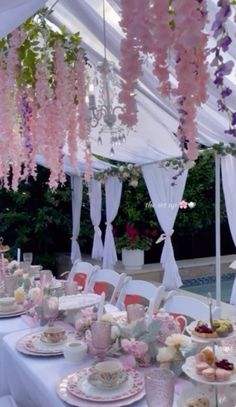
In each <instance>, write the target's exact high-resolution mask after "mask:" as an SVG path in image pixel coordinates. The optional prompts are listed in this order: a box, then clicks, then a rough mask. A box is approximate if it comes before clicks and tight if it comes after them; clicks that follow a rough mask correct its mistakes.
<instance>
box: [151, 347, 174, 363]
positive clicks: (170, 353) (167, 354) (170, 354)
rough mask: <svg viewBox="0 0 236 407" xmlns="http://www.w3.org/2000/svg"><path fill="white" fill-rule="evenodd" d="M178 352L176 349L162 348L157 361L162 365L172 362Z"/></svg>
mask: <svg viewBox="0 0 236 407" xmlns="http://www.w3.org/2000/svg"><path fill="white" fill-rule="evenodd" d="M176 352H177V350H176V349H175V348H174V347H170V346H168V347H165V348H160V349H159V350H158V354H157V357H156V360H157V362H160V363H163V362H171V361H172V360H173V359H174V358H175V355H176Z"/></svg>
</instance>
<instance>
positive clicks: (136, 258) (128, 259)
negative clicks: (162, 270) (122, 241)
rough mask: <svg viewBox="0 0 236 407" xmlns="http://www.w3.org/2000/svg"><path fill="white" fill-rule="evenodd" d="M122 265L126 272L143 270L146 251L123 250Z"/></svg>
mask: <svg viewBox="0 0 236 407" xmlns="http://www.w3.org/2000/svg"><path fill="white" fill-rule="evenodd" d="M122 263H123V265H124V266H125V269H126V270H141V269H142V267H143V265H144V250H127V249H122Z"/></svg>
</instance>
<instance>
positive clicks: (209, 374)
mask: <svg viewBox="0 0 236 407" xmlns="http://www.w3.org/2000/svg"><path fill="white" fill-rule="evenodd" d="M201 374H202V376H203V377H204V378H205V379H206V380H208V381H209V382H214V380H215V379H216V371H215V369H213V367H208V368H207V369H204V370H202V371H201Z"/></svg>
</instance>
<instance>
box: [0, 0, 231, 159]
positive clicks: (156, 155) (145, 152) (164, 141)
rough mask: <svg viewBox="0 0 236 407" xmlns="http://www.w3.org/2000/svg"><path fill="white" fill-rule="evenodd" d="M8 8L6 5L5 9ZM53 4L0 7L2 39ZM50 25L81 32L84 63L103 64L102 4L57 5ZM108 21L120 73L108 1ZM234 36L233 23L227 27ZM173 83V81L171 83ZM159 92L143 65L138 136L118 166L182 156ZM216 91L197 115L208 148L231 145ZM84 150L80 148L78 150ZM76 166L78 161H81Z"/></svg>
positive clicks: (170, 112) (80, 0)
mask: <svg viewBox="0 0 236 407" xmlns="http://www.w3.org/2000/svg"><path fill="white" fill-rule="evenodd" d="M9 3H10V4H9ZM54 3H55V0H54V1H53V0H48V1H43V0H41V1H39V0H37V1H35V2H31V1H29V0H13V1H11V2H6V1H5V0H3V1H1V2H0V23H1V22H3V21H4V24H3V25H1V24H0V26H1V28H2V29H1V30H0V35H1V36H3V35H6V34H7V33H9V32H10V31H12V30H13V28H15V27H16V26H18V25H19V24H20V23H22V22H23V21H24V20H25V19H26V17H29V16H31V15H32V14H34V13H35V11H36V9H37V7H38V8H39V7H42V6H43V5H47V6H49V7H50V6H51V5H53V4H54ZM208 8H209V16H210V18H209V24H208V27H209V28H210V26H211V24H212V21H213V16H214V13H215V11H216V8H217V7H216V0H209V1H208ZM50 19H51V20H52V22H53V23H54V24H56V25H58V26H60V25H64V26H66V27H67V29H68V30H69V31H71V32H77V31H79V32H80V33H81V36H82V39H83V46H84V47H85V48H86V50H87V53H88V57H89V59H90V60H91V62H92V63H96V62H98V61H101V60H102V58H103V24H102V0H96V1H94V0H73V1H68V0H59V1H58V2H57V3H56V4H55V6H54V11H53V13H52V14H51V15H50ZM106 21H107V47H108V59H110V60H112V61H113V62H114V63H115V66H116V67H117V71H118V69H119V47H120V40H121V38H122V31H121V28H120V27H119V0H106ZM229 30H230V31H232V30H233V21H232V24H230V26H229ZM231 49H232V50H231V51H230V52H231V53H232V55H229V57H231V58H233V59H235V58H236V50H235V49H234V48H233V47H231ZM173 80H174V78H173ZM233 80H234V76H233V75H231V76H230V78H229V82H230V87H231V88H232V89H233V90H236V85H235V84H234V83H233ZM156 89H157V81H156V79H155V78H154V76H153V74H152V67H151V65H150V66H148V64H146V65H145V66H144V68H143V77H142V78H141V80H140V82H139V86H138V91H137V97H138V109H139V116H138V125H137V128H136V132H134V133H132V132H130V134H129V136H128V139H127V142H126V143H125V144H124V145H122V146H119V147H117V148H116V149H115V156H114V157H113V158H114V159H116V160H120V161H126V162H127V161H129V162H133V163H137V164H146V163H151V162H153V161H158V160H163V159H167V158H172V157H176V156H180V155H181V152H180V149H179V146H178V141H177V140H176V138H175V136H174V135H173V133H174V132H176V129H177V126H178V120H177V115H176V112H175V109H174V106H173V105H171V103H170V102H169V101H168V100H163V99H162V98H160V96H159V94H158V91H157V90H156ZM228 100H229V102H230V104H231V106H233V105H234V106H235V103H236V92H233V94H232V95H231V96H230V98H228ZM216 101H217V90H216V88H215V85H214V84H213V82H212V81H209V99H208V101H207V104H206V105H204V106H203V107H202V108H200V109H199V112H198V126H199V127H198V128H199V141H200V142H201V143H202V144H205V145H207V146H210V145H212V144H214V143H217V142H219V141H223V142H225V143H226V144H227V143H229V142H230V141H232V137H231V136H229V135H226V134H225V133H224V130H225V129H226V128H227V118H225V117H224V116H223V115H222V113H221V112H218V111H217V103H216ZM97 137H98V128H95V129H93V131H92V134H91V138H92V152H93V153H95V154H98V155H101V156H105V157H110V140H109V136H108V137H107V139H104V138H103V145H101V146H99V145H98V144H97ZM81 150H82V146H81ZM79 161H80V158H79Z"/></svg>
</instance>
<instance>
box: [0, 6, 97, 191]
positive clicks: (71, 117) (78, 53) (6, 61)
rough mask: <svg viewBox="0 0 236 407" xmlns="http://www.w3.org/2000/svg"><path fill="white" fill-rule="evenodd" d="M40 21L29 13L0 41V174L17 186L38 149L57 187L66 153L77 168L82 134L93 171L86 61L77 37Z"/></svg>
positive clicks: (30, 169) (5, 182) (30, 171)
mask: <svg viewBox="0 0 236 407" xmlns="http://www.w3.org/2000/svg"><path fill="white" fill-rule="evenodd" d="M42 13H43V12H42ZM40 21H41V20H40V19H39V21H37V22H36V21H35V19H34V18H32V20H31V22H30V24H29V22H28V21H27V23H26V24H23V25H22V26H21V27H20V28H18V29H16V30H15V31H13V33H12V34H11V36H8V37H6V38H4V39H2V41H1V46H0V96H1V101H2V103H1V104H0V132H1V137H2V139H1V155H0V179H1V182H2V184H3V185H4V186H5V187H6V188H9V187H10V185H9V182H11V187H12V188H13V189H17V187H18V184H19V182H20V181H22V180H24V179H27V178H28V177H29V176H35V175H36V171H35V170H36V155H37V154H41V155H43V157H44V158H45V164H46V166H47V167H49V168H50V170H51V174H50V179H49V185H50V187H51V188H56V187H57V185H58V183H63V182H64V181H65V173H64V155H65V153H67V152H68V154H69V159H70V164H71V166H72V167H74V168H76V169H77V151H78V145H79V140H80V139H81V140H82V142H83V147H84V150H85V164H86V165H85V167H86V169H87V171H86V177H87V179H88V178H89V177H91V172H92V158H91V148H90V141H89V132H88V126H87V107H86V102H85V93H86V61H85V54H84V51H83V50H82V49H81V48H80V45H79V44H80V37H79V35H78V34H68V33H60V34H57V35H55V33H54V32H53V31H51V30H50V28H49V27H45V24H46V23H45V21H44V22H43V24H41V23H40ZM42 21H43V19H42ZM40 24H41V25H40ZM30 30H33V32H34V35H33V36H32V35H31V34H32V32H31V31H30ZM44 34H45V35H44ZM37 35H38V37H37ZM26 39H27V42H26ZM22 46H23V47H22ZM10 170H11V173H12V177H9V173H10Z"/></svg>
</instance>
